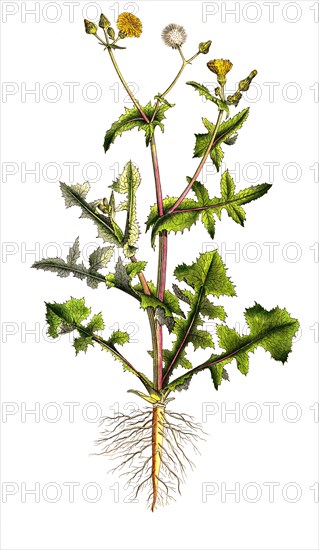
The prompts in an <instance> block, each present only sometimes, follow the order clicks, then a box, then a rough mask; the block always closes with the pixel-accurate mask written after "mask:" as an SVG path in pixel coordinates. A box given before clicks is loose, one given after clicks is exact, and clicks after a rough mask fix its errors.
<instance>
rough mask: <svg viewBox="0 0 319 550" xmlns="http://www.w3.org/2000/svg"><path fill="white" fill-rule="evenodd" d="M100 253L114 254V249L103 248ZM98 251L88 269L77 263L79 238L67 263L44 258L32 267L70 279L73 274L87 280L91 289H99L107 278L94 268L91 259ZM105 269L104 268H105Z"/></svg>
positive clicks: (56, 259)
mask: <svg viewBox="0 0 319 550" xmlns="http://www.w3.org/2000/svg"><path fill="white" fill-rule="evenodd" d="M98 250H100V251H106V250H107V251H108V252H107V255H112V254H113V247H111V246H110V247H108V248H101V249H98ZM98 250H96V251H95V252H93V254H91V256H90V260H89V261H90V265H91V267H90V268H89V269H88V268H87V267H85V265H84V264H83V262H81V263H76V261H77V260H78V258H79V256H80V250H79V238H77V239H76V240H75V242H74V244H73V245H72V246H71V248H70V250H69V253H68V255H67V261H66V262H65V261H64V260H63V259H62V258H44V259H43V260H40V261H39V262H35V263H34V264H33V266H32V267H34V268H35V269H42V270H43V271H51V272H53V273H56V274H57V275H58V276H59V277H68V276H69V275H70V274H71V273H72V274H73V276H74V277H76V278H78V279H86V282H87V284H88V286H89V287H91V288H97V287H98V285H99V283H105V277H104V276H103V275H101V274H100V273H98V271H97V269H100V268H99V267H98V268H97V267H96V268H95V269H94V268H93V267H92V264H91V258H92V256H93V255H94V254H95V253H98ZM103 254H104V253H103ZM103 254H102V252H101V255H102V256H103ZM103 267H104V266H103Z"/></svg>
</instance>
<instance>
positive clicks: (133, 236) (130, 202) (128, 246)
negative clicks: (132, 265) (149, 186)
mask: <svg viewBox="0 0 319 550" xmlns="http://www.w3.org/2000/svg"><path fill="white" fill-rule="evenodd" d="M140 183H141V176H140V173H139V171H138V168H136V166H134V164H133V163H132V161H129V162H128V163H127V164H126V165H125V167H124V170H123V172H122V174H121V175H120V176H119V177H118V179H117V180H116V181H115V182H114V183H113V185H112V188H113V189H114V191H117V192H118V193H126V194H127V201H126V210H127V217H126V226H125V231H124V239H123V248H124V254H125V256H126V257H127V258H130V257H131V256H134V254H135V252H136V250H137V249H136V247H135V245H136V242H137V240H138V237H139V234H140V231H139V225H138V223H137V220H136V191H137V189H138V187H139V185H140Z"/></svg>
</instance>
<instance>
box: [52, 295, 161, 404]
mask: <svg viewBox="0 0 319 550" xmlns="http://www.w3.org/2000/svg"><path fill="white" fill-rule="evenodd" d="M90 312H91V310H90V308H88V307H86V305H85V302H84V298H81V299H80V300H78V299H76V298H71V299H70V300H68V301H67V302H65V303H63V304H57V303H54V304H49V303H47V304H46V320H47V323H48V334H49V335H50V336H51V337H52V338H57V337H58V336H59V335H60V334H63V333H68V332H72V331H75V330H76V331H77V332H78V333H79V337H78V338H75V339H74V342H73V345H74V348H75V352H76V354H78V353H79V352H80V351H84V352H86V351H87V348H88V346H89V345H94V343H98V344H99V345H100V346H101V348H102V349H106V350H107V351H108V352H110V353H111V355H112V356H113V358H114V359H116V360H117V361H119V362H120V363H121V364H122V366H123V368H124V370H127V371H129V372H131V373H132V374H134V375H135V376H137V377H138V379H139V380H140V381H141V382H142V384H143V385H144V386H145V387H146V388H147V390H148V391H149V392H150V393H151V394H152V392H153V390H154V384H153V383H152V382H151V381H150V380H149V379H148V378H147V376H145V374H143V373H142V372H140V371H138V370H136V369H135V368H134V367H133V366H132V365H131V363H129V362H128V361H127V360H126V359H125V357H123V355H122V354H121V353H120V352H119V351H118V350H117V349H116V347H115V345H116V344H119V345H123V344H125V343H126V342H128V341H129V335H128V333H127V332H121V331H115V332H113V334H112V335H111V337H110V338H109V340H107V341H106V340H104V339H103V338H102V337H101V336H99V335H98V334H97V333H96V332H97V331H100V330H103V329H104V322H103V318H102V314H101V313H98V314H97V315H94V316H93V317H92V319H91V320H90V321H89V322H88V324H87V325H86V326H85V325H84V324H83V321H85V320H86V319H87V318H88V316H89V315H90Z"/></svg>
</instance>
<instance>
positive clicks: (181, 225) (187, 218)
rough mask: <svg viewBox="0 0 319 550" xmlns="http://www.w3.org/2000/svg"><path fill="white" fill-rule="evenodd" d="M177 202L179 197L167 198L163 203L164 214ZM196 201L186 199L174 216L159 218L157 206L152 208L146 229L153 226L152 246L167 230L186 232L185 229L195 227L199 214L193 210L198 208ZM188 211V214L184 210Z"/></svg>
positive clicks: (165, 215)
mask: <svg viewBox="0 0 319 550" xmlns="http://www.w3.org/2000/svg"><path fill="white" fill-rule="evenodd" d="M176 201H177V197H167V198H165V199H164V201H163V207H164V212H167V210H169V209H170V208H171V207H172V206H173V205H174V204H175V203H176ZM196 204H197V203H196V201H194V200H192V199H184V200H183V201H182V202H181V204H180V206H179V209H178V212H177V213H175V212H174V214H173V215H172V214H164V215H163V216H158V213H157V205H154V206H152V208H151V213H150V215H149V217H148V219H147V222H146V229H147V230H148V229H149V228H150V227H151V226H152V225H153V227H152V236H151V242H152V246H154V245H155V238H156V235H157V234H158V233H159V232H160V231H163V230H164V229H166V231H168V232H170V231H173V232H174V233H178V232H179V231H180V232H182V233H183V232H184V230H185V229H190V228H191V226H192V225H194V224H195V223H196V222H197V220H198V218H199V213H198V212H197V211H196V210H191V208H195V207H196ZM184 209H187V211H186V212H184V211H183V210H184Z"/></svg>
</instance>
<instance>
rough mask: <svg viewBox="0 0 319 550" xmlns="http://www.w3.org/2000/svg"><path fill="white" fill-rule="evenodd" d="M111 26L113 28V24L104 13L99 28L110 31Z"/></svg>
mask: <svg viewBox="0 0 319 550" xmlns="http://www.w3.org/2000/svg"><path fill="white" fill-rule="evenodd" d="M110 26H111V23H110V21H109V20H108V18H107V17H105V15H104V13H101V17H100V21H99V27H101V29H108V28H109V27H110Z"/></svg>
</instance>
